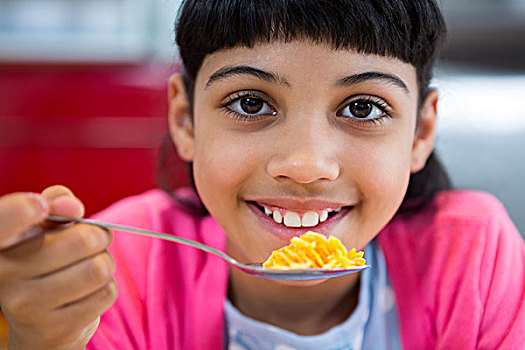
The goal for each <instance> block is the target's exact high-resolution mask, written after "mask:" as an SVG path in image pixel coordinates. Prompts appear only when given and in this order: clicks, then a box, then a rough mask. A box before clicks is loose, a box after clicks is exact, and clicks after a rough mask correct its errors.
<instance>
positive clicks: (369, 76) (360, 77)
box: [335, 72, 410, 93]
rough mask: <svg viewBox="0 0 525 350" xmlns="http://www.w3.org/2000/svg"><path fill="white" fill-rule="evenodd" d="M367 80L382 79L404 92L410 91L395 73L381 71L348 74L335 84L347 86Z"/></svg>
mask: <svg viewBox="0 0 525 350" xmlns="http://www.w3.org/2000/svg"><path fill="white" fill-rule="evenodd" d="M368 80H384V81H387V82H389V83H392V84H394V85H395V86H397V87H399V88H401V89H403V90H405V92H406V93H410V91H409V90H408V87H407V85H406V84H405V83H404V82H403V80H401V79H400V78H398V77H396V76H395V75H390V74H386V73H381V72H364V73H358V74H353V75H349V76H347V77H344V78H341V79H339V80H337V82H336V83H335V85H336V86H338V87H348V86H352V85H355V84H359V83H362V82H365V81H368Z"/></svg>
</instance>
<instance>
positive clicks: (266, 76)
mask: <svg viewBox="0 0 525 350" xmlns="http://www.w3.org/2000/svg"><path fill="white" fill-rule="evenodd" d="M238 75H251V76H253V77H256V78H258V79H261V80H264V81H266V82H268V83H270V84H280V85H290V84H289V83H288V82H287V81H286V80H285V79H283V78H281V77H279V76H278V75H277V74H274V73H270V72H266V71H263V70H260V69H257V68H253V67H250V66H233V67H224V68H221V69H219V70H218V71H216V72H215V73H213V74H212V75H211V76H210V79H208V82H207V83H206V86H205V88H208V87H209V86H210V85H211V84H213V83H214V82H216V81H219V80H222V79H226V78H228V77H231V76H238Z"/></svg>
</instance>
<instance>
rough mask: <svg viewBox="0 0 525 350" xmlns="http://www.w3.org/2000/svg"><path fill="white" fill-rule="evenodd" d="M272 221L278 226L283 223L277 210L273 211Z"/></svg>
mask: <svg viewBox="0 0 525 350" xmlns="http://www.w3.org/2000/svg"><path fill="white" fill-rule="evenodd" d="M273 219H274V220H275V222H276V223H278V224H280V223H282V222H283V217H282V216H281V213H280V212H279V210H274V212H273Z"/></svg>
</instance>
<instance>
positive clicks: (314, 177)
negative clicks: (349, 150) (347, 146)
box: [267, 122, 341, 184]
mask: <svg viewBox="0 0 525 350" xmlns="http://www.w3.org/2000/svg"><path fill="white" fill-rule="evenodd" d="M318 124H319V123H312V122H306V123H302V125H301V126H297V127H288V128H287V131H286V132H282V133H281V134H279V137H278V139H277V140H276V142H275V144H274V146H273V149H274V152H273V155H272V157H271V158H270V159H269V161H268V163H267V172H268V174H269V175H270V176H272V177H273V178H288V179H291V180H293V181H295V182H297V183H303V184H308V183H313V182H316V181H320V180H329V181H333V180H335V179H337V178H338V177H339V174H340V171H341V169H340V165H339V163H338V162H337V158H336V155H335V152H334V151H333V150H335V149H336V145H335V144H334V142H335V140H334V139H333V138H332V137H331V136H332V135H330V132H328V131H327V130H326V127H322V126H320V125H318Z"/></svg>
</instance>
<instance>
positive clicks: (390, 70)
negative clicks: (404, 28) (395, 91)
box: [196, 40, 417, 93]
mask: <svg viewBox="0 0 525 350" xmlns="http://www.w3.org/2000/svg"><path fill="white" fill-rule="evenodd" d="M234 66H250V67H254V68H258V69H261V70H264V71H271V72H274V73H276V74H278V75H279V77H282V78H283V79H285V80H286V81H287V82H290V83H293V82H294V81H297V82H299V81H301V82H304V81H311V82H314V83H320V82H329V81H330V80H334V79H335V80H337V79H338V78H341V77H344V76H348V75H351V74H359V73H362V72H369V71H373V72H380V73H385V74H389V75H393V76H396V77H399V78H400V79H401V80H402V81H403V82H404V83H405V84H406V85H407V87H408V89H409V91H411V93H414V92H417V76H416V69H415V67H414V66H412V65H411V64H409V63H405V62H403V61H401V60H399V59H397V58H392V57H386V56H378V55H370V54H362V53H357V52H355V51H353V50H347V49H333V48H332V47H331V46H329V45H326V44H318V43H312V42H309V41H304V40H295V41H292V42H270V43H259V44H256V45H254V46H253V47H251V48H248V47H234V48H231V49H226V50H220V51H216V52H214V53H212V54H210V55H208V56H207V57H206V58H205V59H204V61H203V64H202V66H201V68H200V70H199V73H198V75H197V80H196V87H197V88H204V86H205V85H206V83H207V81H208V79H209V77H210V76H211V75H213V74H214V73H215V72H216V71H217V70H219V69H222V68H224V67H234Z"/></svg>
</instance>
